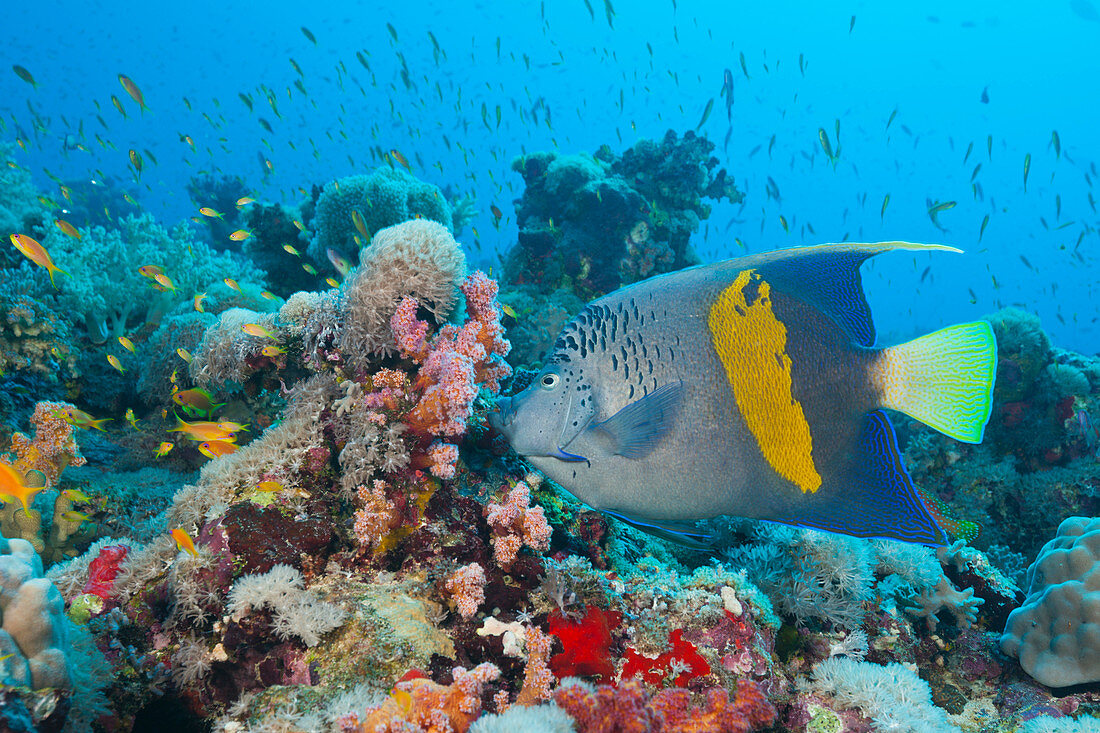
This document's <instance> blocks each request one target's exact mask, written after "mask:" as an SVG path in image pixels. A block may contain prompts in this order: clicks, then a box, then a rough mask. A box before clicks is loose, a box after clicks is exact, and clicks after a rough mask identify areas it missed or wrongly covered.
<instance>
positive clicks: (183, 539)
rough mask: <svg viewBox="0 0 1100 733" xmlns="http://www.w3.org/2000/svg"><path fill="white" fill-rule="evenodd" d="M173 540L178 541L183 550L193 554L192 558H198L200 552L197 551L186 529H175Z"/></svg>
mask: <svg viewBox="0 0 1100 733" xmlns="http://www.w3.org/2000/svg"><path fill="white" fill-rule="evenodd" d="M172 539H174V540H175V541H176V544H177V545H179V548H180V549H181V550H186V551H187V552H189V553H191V556H192V557H198V556H199V553H198V550H196V549H195V543H194V542H193V541H192V540H191V535H189V534H188V533H187V530H186V529H173V530H172Z"/></svg>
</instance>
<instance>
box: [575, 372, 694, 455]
mask: <svg viewBox="0 0 1100 733" xmlns="http://www.w3.org/2000/svg"><path fill="white" fill-rule="evenodd" d="M683 392H684V383H683V381H682V380H679V379H678V380H676V381H675V382H670V383H668V384H666V385H664V386H663V387H660V388H658V389H656V390H654V391H652V392H650V393H649V394H647V395H646V396H645V397H642V398H640V399H637V400H634V401H633V402H631V403H630V404H629V405H627V406H626V407H624V408H623V409H621V410H619V411H618V412H616V413H615V414H614V415H612V416H611V417H609V418H607V419H606V420H604V421H603V422H601V423H597V424H596V425H594V426H593V428H592V429H594V430H599V431H602V432H603V433H605V434H606V435H607V436H608V437H609V438H610V439H611V446H612V447H611V451H612V452H613V453H615V454H617V455H620V456H623V457H625V458H635V459H637V458H645V457H646V456H647V455H649V454H650V452H651V451H652V450H653V449H654V448H656V447H657V443H659V442H660V441H661V438H663V437H664V435H665V433H667V432H668V430H669V428H671V427H672V424H673V422H674V421H675V420H676V415H677V413H678V412H679V410H680V400H681V398H682V397H683Z"/></svg>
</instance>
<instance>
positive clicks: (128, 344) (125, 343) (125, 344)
mask: <svg viewBox="0 0 1100 733" xmlns="http://www.w3.org/2000/svg"><path fill="white" fill-rule="evenodd" d="M118 342H119V343H120V344H122V348H124V349H126V350H127V351H129V352H130V353H131V354H136V353H137V350H136V349H135V348H134V342H133V341H131V340H130V339H128V338H126V337H125V336H119V337H118Z"/></svg>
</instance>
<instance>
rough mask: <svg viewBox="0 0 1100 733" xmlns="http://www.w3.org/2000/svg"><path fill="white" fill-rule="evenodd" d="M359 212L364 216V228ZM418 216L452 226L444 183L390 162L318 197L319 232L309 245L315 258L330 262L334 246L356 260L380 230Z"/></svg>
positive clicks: (316, 220) (316, 222) (315, 222)
mask: <svg viewBox="0 0 1100 733" xmlns="http://www.w3.org/2000/svg"><path fill="white" fill-rule="evenodd" d="M353 213H354V214H356V215H358V217H359V222H360V223H362V225H363V230H362V231H360V229H359V225H358V224H357V223H356V221H355V220H354V219H353V218H352V217H353ZM414 218H423V219H429V220H431V221H434V222H437V223H439V224H441V225H444V226H445V227H447V228H448V229H450V228H451V226H452V212H451V206H450V204H448V203H447V199H446V198H444V196H443V192H442V191H440V190H439V187H438V186H435V185H433V184H431V183H425V182H424V181H421V180H420V179H418V178H416V177H415V176H413V175H412V174H411V173H407V172H405V171H403V170H400V169H397V168H389V167H380V168H375V169H374V171H373V172H371V173H370V174H369V175H365V176H348V177H347V178H341V179H339V180H337V181H332V182H331V183H329V184H327V185H326V186H325V188H324V190H323V191H321V195H320V197H319V198H318V199H317V211H316V214H315V215H314V218H313V228H314V231H315V232H316V234H315V235H314V237H313V240H312V241H311V242H310V244H309V250H308V251H309V255H310V257H312V258H313V260H314V261H315V262H318V263H326V264H328V263H329V262H330V257H329V255H328V252H329V251H330V250H331V251H332V252H333V254H334V255H338V256H339V257H343V258H345V259H350V260H351V261H353V262H354V261H355V258H356V254H357V253H358V252H359V250H360V249H361V248H363V247H365V246H366V244H367V242H368V241H370V240H371V238H372V237H374V235H375V234H376V233H377V232H378V231H380V230H382V229H385V228H386V227H391V226H393V225H395V224H400V223H401V222H403V221H408V220H409V219H414ZM356 240H358V241H356Z"/></svg>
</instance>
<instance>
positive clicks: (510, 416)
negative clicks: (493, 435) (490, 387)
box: [486, 397, 516, 435]
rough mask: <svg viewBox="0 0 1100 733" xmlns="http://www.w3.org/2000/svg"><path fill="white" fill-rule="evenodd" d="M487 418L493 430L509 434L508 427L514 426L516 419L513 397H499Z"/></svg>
mask: <svg viewBox="0 0 1100 733" xmlns="http://www.w3.org/2000/svg"><path fill="white" fill-rule="evenodd" d="M486 418H487V419H488V420H489V426H490V427H491V428H492V429H493V430H496V431H497V432H498V433H503V434H505V435H507V428H510V427H512V421H513V420H515V419H516V410H515V408H513V407H512V398H511V397H501V398H499V399H498V400H497V405H496V408H495V409H493V410H492V411H490V412H489V413H487V414H486Z"/></svg>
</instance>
